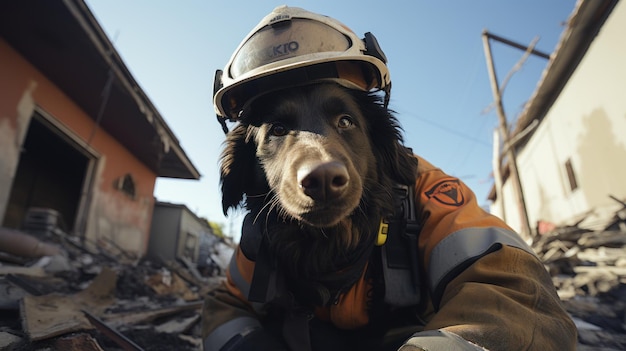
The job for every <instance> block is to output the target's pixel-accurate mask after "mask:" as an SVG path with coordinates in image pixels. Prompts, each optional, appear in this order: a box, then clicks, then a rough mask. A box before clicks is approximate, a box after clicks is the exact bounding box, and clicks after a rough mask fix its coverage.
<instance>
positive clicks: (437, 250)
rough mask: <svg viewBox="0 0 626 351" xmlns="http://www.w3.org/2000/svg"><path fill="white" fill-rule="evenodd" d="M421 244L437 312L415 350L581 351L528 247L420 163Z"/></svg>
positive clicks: (412, 344) (453, 183)
mask: <svg viewBox="0 0 626 351" xmlns="http://www.w3.org/2000/svg"><path fill="white" fill-rule="evenodd" d="M419 161H420V166H419V174H420V175H419V178H418V181H417V186H416V197H417V198H418V201H417V202H418V204H419V205H418V207H419V208H418V212H419V213H420V215H421V219H422V223H423V229H422V232H421V234H420V238H419V249H420V253H421V255H422V256H421V257H422V258H423V262H422V264H423V265H424V267H425V271H426V273H427V279H428V282H429V290H430V294H431V299H432V303H433V306H434V308H435V313H434V314H433V315H432V317H431V318H430V320H429V321H428V323H427V325H426V327H425V330H424V331H423V332H420V333H416V334H415V335H413V337H411V338H410V339H409V340H408V341H407V342H406V344H405V345H404V346H403V347H401V348H400V350H402V351H409V350H483V349H487V350H492V351H496V350H575V347H576V339H577V335H576V327H575V326H574V324H573V322H572V321H571V319H570V317H569V316H568V314H567V313H566V312H565V310H564V309H563V307H562V305H561V303H560V300H559V298H558V295H557V294H556V289H555V288H554V286H553V283H552V280H551V278H550V276H549V274H548V273H547V271H546V270H545V268H544V266H543V264H542V263H541V262H540V261H539V259H538V258H537V257H536V256H535V255H534V253H533V251H532V250H531V249H530V248H529V247H528V245H526V243H525V242H524V241H523V240H522V239H521V238H520V237H519V236H518V235H517V234H516V233H515V232H514V231H513V230H511V229H510V228H509V227H508V226H507V225H506V224H505V223H504V222H503V221H501V220H500V219H498V218H497V217H495V216H492V215H490V214H488V213H487V212H485V211H484V210H482V209H481V208H480V207H479V206H478V204H477V202H476V199H475V196H474V194H473V193H472V191H471V190H470V189H469V188H467V186H466V185H465V184H463V183H462V182H461V181H460V180H458V179H456V178H453V177H449V176H447V175H446V174H444V173H443V172H442V171H441V170H439V169H437V168H434V167H433V166H432V165H430V164H429V163H428V162H426V161H424V160H422V159H419Z"/></svg>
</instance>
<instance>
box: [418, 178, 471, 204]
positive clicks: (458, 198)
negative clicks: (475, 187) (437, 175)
mask: <svg viewBox="0 0 626 351" xmlns="http://www.w3.org/2000/svg"><path fill="white" fill-rule="evenodd" d="M424 195H426V196H427V197H428V198H429V199H435V200H436V201H437V202H439V203H441V204H443V205H447V206H454V207H460V206H462V205H463V204H464V203H465V196H464V195H463V192H462V191H461V182H460V181H459V180H458V179H446V180H442V181H440V182H439V183H437V184H435V185H434V186H432V187H431V188H430V189H429V190H427V191H426V192H425V193H424Z"/></svg>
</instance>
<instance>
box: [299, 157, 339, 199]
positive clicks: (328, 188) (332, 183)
mask: <svg viewBox="0 0 626 351" xmlns="http://www.w3.org/2000/svg"><path fill="white" fill-rule="evenodd" d="M297 176H298V184H300V188H301V189H302V190H303V192H304V194H305V195H307V196H309V197H310V198H312V199H313V200H322V201H324V200H332V199H335V198H337V197H339V196H340V195H341V194H342V193H343V191H344V190H345V189H346V188H347V187H348V181H349V180H350V177H349V176H348V170H347V169H346V166H345V165H343V163H341V162H326V163H320V164H317V165H314V166H311V165H305V166H303V167H300V169H299V170H298V174H297Z"/></svg>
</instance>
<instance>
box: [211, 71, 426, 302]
mask: <svg viewBox="0 0 626 351" xmlns="http://www.w3.org/2000/svg"><path fill="white" fill-rule="evenodd" d="M400 132H401V130H400V127H399V125H398V123H397V120H396V119H395V117H394V116H393V115H392V113H391V112H390V111H389V110H388V109H387V108H386V107H385V106H383V104H382V103H381V101H380V98H379V97H378V96H377V95H375V94H371V93H367V92H360V91H356V90H350V89H346V88H344V87H342V86H340V85H338V84H335V83H332V82H326V83H317V84H313V85H307V86H302V87H297V88H291V89H288V90H280V91H276V92H272V93H268V94H266V95H263V96H261V97H259V98H257V99H255V100H253V101H252V102H251V103H249V104H248V106H247V107H246V108H244V110H243V113H242V115H241V123H240V124H239V125H237V126H236V127H235V128H234V130H233V131H231V132H230V133H229V135H228V137H227V140H226V145H225V149H224V151H223V154H222V158H221V183H222V192H223V200H222V205H223V209H224V212H225V213H226V211H227V210H228V209H229V208H231V207H237V206H239V205H245V206H246V208H247V209H248V210H249V211H250V213H251V216H253V220H254V221H255V222H261V223H262V224H263V227H264V232H265V233H266V234H265V235H267V236H268V238H267V240H268V242H269V250H270V252H271V254H272V257H274V258H275V259H276V260H277V262H278V264H279V265H280V266H281V267H282V268H283V270H284V271H285V274H286V277H287V281H288V282H289V286H290V289H291V290H292V291H293V292H294V293H295V296H296V298H297V299H299V300H300V302H302V303H304V304H311V305H325V304H327V303H328V302H329V299H332V298H333V297H334V296H337V295H338V294H339V293H341V291H342V290H345V289H346V288H349V287H350V285H351V284H353V283H354V281H355V280H356V279H358V276H356V277H355V276H350V277H342V278H341V279H338V278H337V274H336V273H337V272H340V271H342V270H345V269H346V267H349V266H352V265H354V264H355V263H356V262H359V261H361V262H362V261H363V259H365V260H367V257H364V256H367V255H368V253H369V251H368V250H371V247H372V246H373V244H372V243H373V241H374V239H375V238H374V236H375V229H377V228H378V224H379V222H380V219H381V217H385V216H388V215H390V214H392V213H393V211H394V208H393V203H394V201H393V195H392V188H393V186H394V184H398V183H399V184H405V185H412V184H414V183H415V180H416V172H417V160H416V159H415V158H414V157H413V155H412V153H411V151H410V150H409V149H407V148H405V147H404V146H402V136H401V134H400Z"/></svg>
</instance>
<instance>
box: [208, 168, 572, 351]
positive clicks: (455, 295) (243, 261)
mask: <svg viewBox="0 0 626 351" xmlns="http://www.w3.org/2000/svg"><path fill="white" fill-rule="evenodd" d="M418 161H419V163H418V178H417V182H416V184H415V199H416V201H415V203H416V210H417V215H418V219H419V221H420V223H422V225H423V227H422V230H421V232H420V235H419V244H418V246H419V247H418V248H416V250H419V254H420V255H419V257H420V260H421V262H420V264H421V265H422V266H423V267H424V271H425V272H426V276H425V277H422V278H423V279H424V280H425V281H426V282H427V284H428V288H429V294H428V295H427V296H425V297H423V298H424V299H427V300H428V301H426V302H427V303H426V305H427V306H429V308H426V309H425V310H423V311H422V312H421V316H420V317H421V320H423V321H424V325H422V326H419V327H416V329H415V330H414V331H415V334H413V336H412V337H410V338H409V339H407V340H406V341H405V343H404V346H402V347H401V348H400V350H405V349H406V350H407V351H408V350H422V349H424V350H426V349H428V350H438V349H440V350H448V349H450V350H453V349H454V350H482V349H483V348H485V349H488V350H559V351H562V350H574V349H575V345H576V328H575V326H574V324H573V323H572V321H571V319H570V318H569V316H568V315H567V313H566V312H565V311H564V309H563V308H562V306H561V304H560V301H559V298H558V296H557V294H556V290H555V288H554V286H553V284H552V281H551V278H550V276H549V275H548V273H547V272H546V270H545V268H544V266H543V264H542V263H541V262H540V261H539V260H538V259H537V258H536V257H535V256H534V254H533V253H532V251H531V250H530V248H528V246H527V245H526V244H525V243H524V242H523V241H522V240H521V238H520V237H519V236H517V234H515V233H514V232H513V231H512V230H511V229H510V228H509V227H508V226H507V225H506V224H505V223H504V222H502V221H501V220H500V219H498V218H497V217H495V216H492V215H490V214H488V213H487V212H485V211H484V210H483V209H482V208H480V206H478V204H477V202H476V199H475V195H474V194H473V192H472V191H471V190H470V189H469V188H467V186H466V185H465V184H463V182H461V181H460V180H458V179H456V178H453V177H450V176H448V175H446V174H445V173H443V172H442V171H441V170H440V169H438V168H436V167H434V166H432V165H431V164H430V163H428V162H427V161H425V160H423V159H421V158H419V157H418ZM366 269H367V268H366ZM253 271H254V262H253V261H251V260H249V259H247V258H246V257H245V255H244V254H243V253H242V251H241V249H238V250H237V252H236V254H235V255H234V257H233V261H232V262H231V267H230V269H229V270H228V272H227V279H226V281H225V284H224V286H223V287H222V288H220V289H217V290H216V291H215V292H214V293H212V294H211V295H210V296H209V297H208V298H207V299H206V302H205V306H204V322H203V336H204V337H205V349H206V350H208V349H213V348H214V346H211V345H218V344H220V343H221V344H223V343H226V342H227V341H228V340H229V338H230V337H232V336H234V335H235V334H238V333H239V334H241V333H240V330H246V331H250V330H254V329H255V328H258V327H259V326H260V323H259V324H257V322H256V318H258V317H259V315H258V311H260V309H259V306H256V305H255V304H251V303H249V302H247V295H246V294H247V290H248V289H249V286H250V283H251V281H252V275H253ZM364 277H365V272H364V273H363V276H362V278H361V280H360V281H358V282H357V283H356V284H355V285H354V286H353V287H352V288H351V289H350V290H349V291H348V292H346V293H344V294H342V295H341V297H340V299H339V301H338V303H336V304H334V305H331V306H330V307H318V308H317V309H316V310H315V316H316V317H317V318H318V319H319V320H323V321H327V322H329V323H332V324H333V325H334V326H335V327H336V328H338V329H341V330H358V329H360V328H365V327H367V325H368V324H370V322H371V321H370V317H371V316H370V313H369V309H368V306H369V302H370V298H369V295H368V291H370V289H371V286H370V285H371V282H370V281H369V280H367V279H364ZM228 325H230V327H227V326H228ZM216 335H220V337H219V338H217V337H216ZM216 340H217V341H216ZM454 347H456V348H454ZM234 349H236V348H234Z"/></svg>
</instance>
